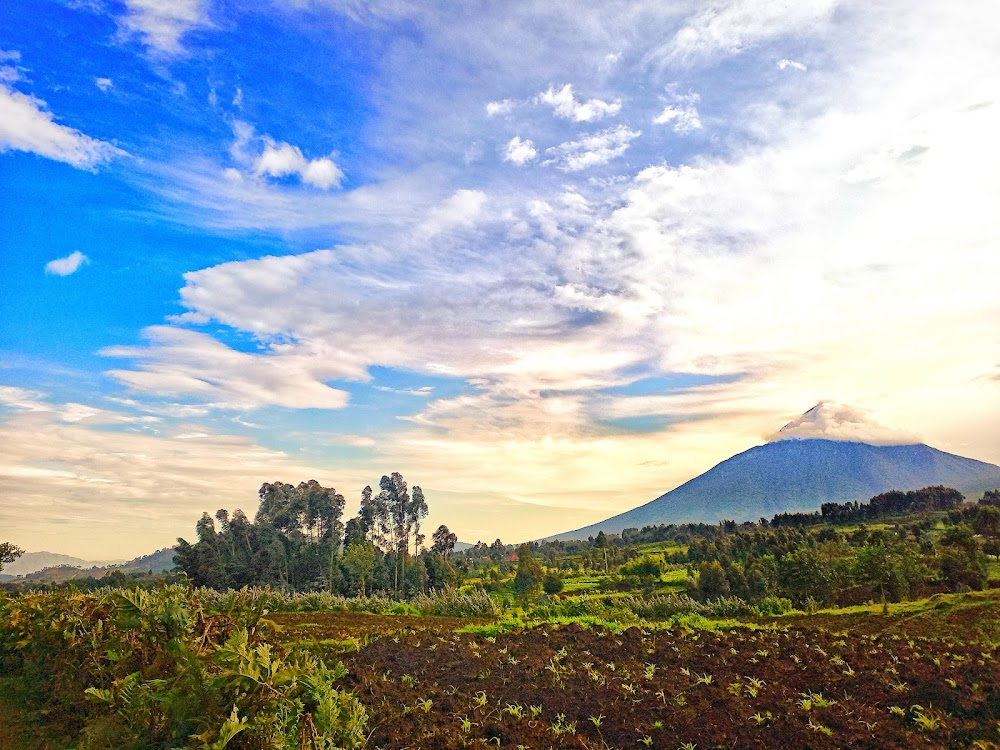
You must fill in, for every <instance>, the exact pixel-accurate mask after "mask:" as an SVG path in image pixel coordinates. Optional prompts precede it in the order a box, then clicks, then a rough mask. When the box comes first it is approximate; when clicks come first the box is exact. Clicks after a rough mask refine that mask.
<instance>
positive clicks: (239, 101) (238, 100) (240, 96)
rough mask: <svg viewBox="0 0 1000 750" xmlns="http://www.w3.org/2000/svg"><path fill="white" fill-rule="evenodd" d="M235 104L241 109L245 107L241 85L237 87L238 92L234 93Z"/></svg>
mask: <svg viewBox="0 0 1000 750" xmlns="http://www.w3.org/2000/svg"><path fill="white" fill-rule="evenodd" d="M233 106H234V107H237V108H239V109H242V108H243V89H241V88H240V87H239V86H237V87H236V93H235V94H233Z"/></svg>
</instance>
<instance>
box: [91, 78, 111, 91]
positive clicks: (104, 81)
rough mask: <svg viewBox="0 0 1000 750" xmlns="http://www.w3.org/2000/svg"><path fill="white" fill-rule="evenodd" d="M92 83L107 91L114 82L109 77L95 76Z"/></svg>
mask: <svg viewBox="0 0 1000 750" xmlns="http://www.w3.org/2000/svg"><path fill="white" fill-rule="evenodd" d="M94 85H95V86H97V88H99V89H100V90H101V91H108V90H109V89H110V88H111V87H112V86H114V85H115V84H114V82H113V81H112V80H111V79H110V78H95V79H94Z"/></svg>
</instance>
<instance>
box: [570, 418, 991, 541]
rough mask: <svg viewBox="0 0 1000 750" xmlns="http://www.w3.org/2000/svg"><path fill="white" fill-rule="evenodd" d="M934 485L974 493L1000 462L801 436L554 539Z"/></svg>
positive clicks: (808, 506) (757, 514) (751, 517)
mask: <svg viewBox="0 0 1000 750" xmlns="http://www.w3.org/2000/svg"><path fill="white" fill-rule="evenodd" d="M807 414H808V412H807ZM933 485H946V486H949V487H954V488H956V489H958V490H960V491H962V492H967V493H978V492H982V491H983V490H985V489H989V488H991V487H1000V466H994V465H993V464H988V463H985V462H983V461H976V460H974V459H971V458H963V457H962V456H956V455H954V454H951V453H945V452H944V451H941V450H938V449H937V448H932V447H930V446H928V445H924V444H923V443H909V444H905V445H873V444H871V443H866V442H862V441H859V440H846V439H829V438H815V437H799V436H796V437H795V439H791V438H786V439H781V440H776V441H774V442H770V443H766V444H764V445H758V446H755V447H753V448H750V449H748V450H745V451H743V452H742V453H737V454H736V455H735V456H732V457H730V458H727V459H726V460H725V461H723V462H722V463H720V464H718V465H717V466H714V467H713V468H711V469H709V470H708V471H706V472H705V473H704V474H701V475H700V476H697V477H695V478H694V479H691V480H690V481H688V482H685V483H684V484H682V485H681V486H680V487H677V488H676V489H673V490H671V491H669V492H667V493H665V494H663V495H661V496H660V497H658V498H656V499H655V500H653V501H651V502H649V503H646V504H645V505H642V506H640V507H638V508H635V509H633V510H630V511H627V512H626V513H622V514H620V515H617V516H614V517H612V518H609V519H607V520H605V521H601V522H600V523H596V524H593V525H591V526H587V527H584V528H582V529H577V530H576V531H569V532H566V533H564V534H557V535H555V536H553V537H550V538H551V539H586V538H587V537H588V536H592V535H595V534H597V533H598V532H599V531H603V532H604V533H606V534H612V533H614V534H619V533H621V531H622V529H627V528H633V527H634V528H641V527H643V526H653V525H657V524H669V523H718V522H719V521H720V520H722V519H733V520H736V521H756V520H758V519H760V518H762V517H764V518H770V517H771V516H773V515H774V514H775V513H783V512H792V511H813V510H818V509H819V507H820V505H822V504H823V503H825V502H837V503H844V502H852V501H858V502H863V501H866V500H868V499H870V498H871V497H872V496H873V495H877V494H879V493H881V492H887V491H888V490H893V489H895V490H915V489H919V488H921V487H928V486H933Z"/></svg>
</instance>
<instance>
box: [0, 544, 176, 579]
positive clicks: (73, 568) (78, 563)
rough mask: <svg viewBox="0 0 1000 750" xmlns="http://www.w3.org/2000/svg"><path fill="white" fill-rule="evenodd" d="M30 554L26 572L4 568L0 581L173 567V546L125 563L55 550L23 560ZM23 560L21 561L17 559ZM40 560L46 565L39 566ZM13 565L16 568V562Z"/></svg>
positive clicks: (162, 570)
mask: <svg viewBox="0 0 1000 750" xmlns="http://www.w3.org/2000/svg"><path fill="white" fill-rule="evenodd" d="M25 557H30V560H29V565H28V566H26V567H27V568H28V570H27V572H25V573H18V574H16V575H14V574H11V573H8V568H6V567H5V568H4V570H3V573H0V583H3V582H6V581H13V580H25V581H44V582H45V583H61V582H64V581H71V580H73V579H76V578H104V577H105V576H107V575H108V574H109V573H113V572H115V571H120V572H122V573H125V574H126V575H130V574H137V573H169V572H170V571H172V570H173V569H174V548H173V547H166V548H164V549H161V550H158V551H156V552H153V553H151V554H149V555H143V556H142V557H137V558H135V559H134V560H129V561H128V562H124V563H117V562H116V563H108V564H105V563H93V562H86V561H84V560H80V559H78V558H76V557H70V556H69V555H58V554H54V553H52V552H27V553H25V554H24V555H23V556H22V558H21V559H24V558H25ZM16 562H20V560H18V561H16ZM39 562H43V563H45V564H43V565H41V566H39ZM10 568H12V569H15V566H14V565H13V564H11V565H10Z"/></svg>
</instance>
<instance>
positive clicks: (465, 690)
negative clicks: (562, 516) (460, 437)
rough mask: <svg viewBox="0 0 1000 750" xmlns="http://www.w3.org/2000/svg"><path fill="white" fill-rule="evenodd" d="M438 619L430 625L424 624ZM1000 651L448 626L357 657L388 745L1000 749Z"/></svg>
mask: <svg viewBox="0 0 1000 750" xmlns="http://www.w3.org/2000/svg"><path fill="white" fill-rule="evenodd" d="M421 619H424V620H426V619H427V618H421ZM998 658H1000V655H998V654H996V653H995V651H994V649H993V648H992V647H991V646H984V645H982V644H967V645H958V644H951V645H949V644H946V643H944V642H942V641H940V640H929V639H922V638H913V639H909V638H905V637H903V636H900V635H862V634H852V635H848V636H845V635H834V634H832V633H830V632H828V631H825V630H822V629H818V628H806V627H798V626H795V627H791V628H788V629H787V630H750V629H743V628H738V629H735V630H732V631H729V632H722V633H712V632H707V631H690V630H685V629H680V628H675V629H672V630H669V631H655V632H644V631H642V630H640V629H638V628H632V629H630V630H627V631H625V632H623V633H620V634H617V635H616V634H614V633H612V632H610V631H604V630H599V629H595V630H588V629H583V628H581V627H580V626H578V625H568V626H563V627H560V628H556V627H554V626H550V627H539V628H534V629H531V630H527V631H523V632H512V633H508V634H505V635H500V636H497V637H496V638H495V639H488V638H484V637H481V636H473V635H468V634H465V635H459V634H455V633H451V632H448V631H447V629H446V628H443V627H426V628H424V629H423V630H421V631H420V632H412V631H409V632H402V633H397V634H396V635H394V636H392V637H382V638H380V639H378V640H376V641H374V642H372V643H370V645H368V646H366V647H364V648H362V649H361V650H360V651H358V652H357V653H354V654H351V655H349V656H348V657H347V659H346V660H345V663H346V664H347V666H348V669H349V674H348V676H347V677H345V678H344V682H345V684H346V686H349V687H351V688H352V689H354V690H355V691H356V694H357V695H358V697H359V698H360V700H361V701H362V702H364V703H365V705H366V706H367V707H368V709H369V713H370V716H371V723H370V730H371V732H372V734H371V739H370V743H369V745H370V746H371V747H378V748H385V749H386V750H389V749H390V748H392V749H397V748H463V747H501V748H507V747H510V748H516V747H522V748H550V747H560V748H594V749H597V748H630V749H631V748H637V747H639V748H641V747H653V748H666V749H668V750H674V749H675V748H678V747H691V746H696V747H697V748H700V749H701V750H705V749H706V748H769V749H771V750H773V749H776V748H831V749H832V748H848V747H851V748H901V747H913V748H953V747H963V748H965V747H970V746H972V745H973V743H974V742H975V741H980V742H981V743H983V744H981V745H978V747H987V748H988V747H998V746H997V745H993V744H990V743H991V742H996V741H997V740H998V739H1000V735H998V733H997V728H998V719H1000V670H998V661H997V659H998Z"/></svg>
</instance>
